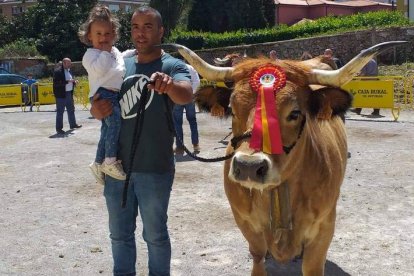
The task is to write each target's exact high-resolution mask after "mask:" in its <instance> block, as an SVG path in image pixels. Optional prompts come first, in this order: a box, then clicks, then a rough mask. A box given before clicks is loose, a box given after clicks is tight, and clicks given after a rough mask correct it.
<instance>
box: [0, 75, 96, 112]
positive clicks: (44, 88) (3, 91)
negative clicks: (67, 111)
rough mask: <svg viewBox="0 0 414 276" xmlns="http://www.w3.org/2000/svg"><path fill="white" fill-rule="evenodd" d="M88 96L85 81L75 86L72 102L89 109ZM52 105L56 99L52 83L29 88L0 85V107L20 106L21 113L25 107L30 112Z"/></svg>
mask: <svg viewBox="0 0 414 276" xmlns="http://www.w3.org/2000/svg"><path fill="white" fill-rule="evenodd" d="M88 95H89V83H88V82H87V81H83V82H80V83H79V84H78V85H76V86H75V90H74V93H73V96H74V101H75V103H77V104H81V105H82V106H83V109H84V110H87V109H89V108H88V105H89V97H88ZM54 103H56V99H55V96H54V94H53V84H52V83H41V82H36V83H33V84H32V85H30V86H29V85H27V84H25V83H21V84H10V85H0V105H20V107H21V108H22V111H26V107H27V106H30V110H32V108H33V107H35V110H36V111H39V109H40V106H41V105H44V104H54Z"/></svg>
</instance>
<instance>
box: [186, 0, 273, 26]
mask: <svg viewBox="0 0 414 276" xmlns="http://www.w3.org/2000/svg"><path fill="white" fill-rule="evenodd" d="M264 1H265V0H259V1H258V0H227V1H223V0H210V1H208V2H207V1H205V0H194V2H193V6H192V8H191V9H190V12H189V17H188V30H197V31H206V32H225V31H235V30H239V29H258V28H263V27H266V26H267V25H268V21H267V19H266V18H265V13H264V10H265V6H264ZM266 1H268V0H266Z"/></svg>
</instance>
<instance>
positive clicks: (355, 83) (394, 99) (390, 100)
mask: <svg viewBox="0 0 414 276" xmlns="http://www.w3.org/2000/svg"><path fill="white" fill-rule="evenodd" d="M403 80H404V78H403V77H401V76H378V77H356V78H354V79H352V81H350V82H348V83H347V84H345V85H344V86H342V89H344V90H347V91H348V92H349V93H351V94H352V95H353V97H354V100H353V104H352V106H353V107H357V108H390V109H391V112H392V115H393V117H394V120H395V121H396V120H398V117H399V116H400V100H399V99H400V98H401V96H402V97H404V90H401V89H400V90H396V89H395V88H396V86H395V84H396V82H397V81H403ZM401 93H402V94H403V95H401Z"/></svg>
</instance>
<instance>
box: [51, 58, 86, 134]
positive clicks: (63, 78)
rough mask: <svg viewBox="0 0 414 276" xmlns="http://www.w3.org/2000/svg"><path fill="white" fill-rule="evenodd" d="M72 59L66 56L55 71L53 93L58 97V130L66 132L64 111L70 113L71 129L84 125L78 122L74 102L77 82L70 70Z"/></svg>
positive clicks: (59, 132)
mask: <svg viewBox="0 0 414 276" xmlns="http://www.w3.org/2000/svg"><path fill="white" fill-rule="evenodd" d="M71 67H72V61H71V60H70V58H67V57H65V58H64V59H63V60H62V63H61V65H59V66H58V67H57V68H56V69H55V71H54V72H53V94H54V95H55V98H56V132H57V133H58V134H65V131H64V130H63V113H64V112H65V108H66V112H67V113H68V121H69V127H70V129H75V128H80V127H82V125H78V124H77V123H76V118H75V104H74V102H73V90H74V88H75V85H76V83H77V80H75V79H74V78H73V76H72V73H71V72H70V68H71Z"/></svg>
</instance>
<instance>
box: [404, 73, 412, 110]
mask: <svg viewBox="0 0 414 276" xmlns="http://www.w3.org/2000/svg"><path fill="white" fill-rule="evenodd" d="M413 90H414V75H412V76H408V77H406V78H405V79H404V101H403V102H404V107H405V108H414V98H413Z"/></svg>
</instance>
